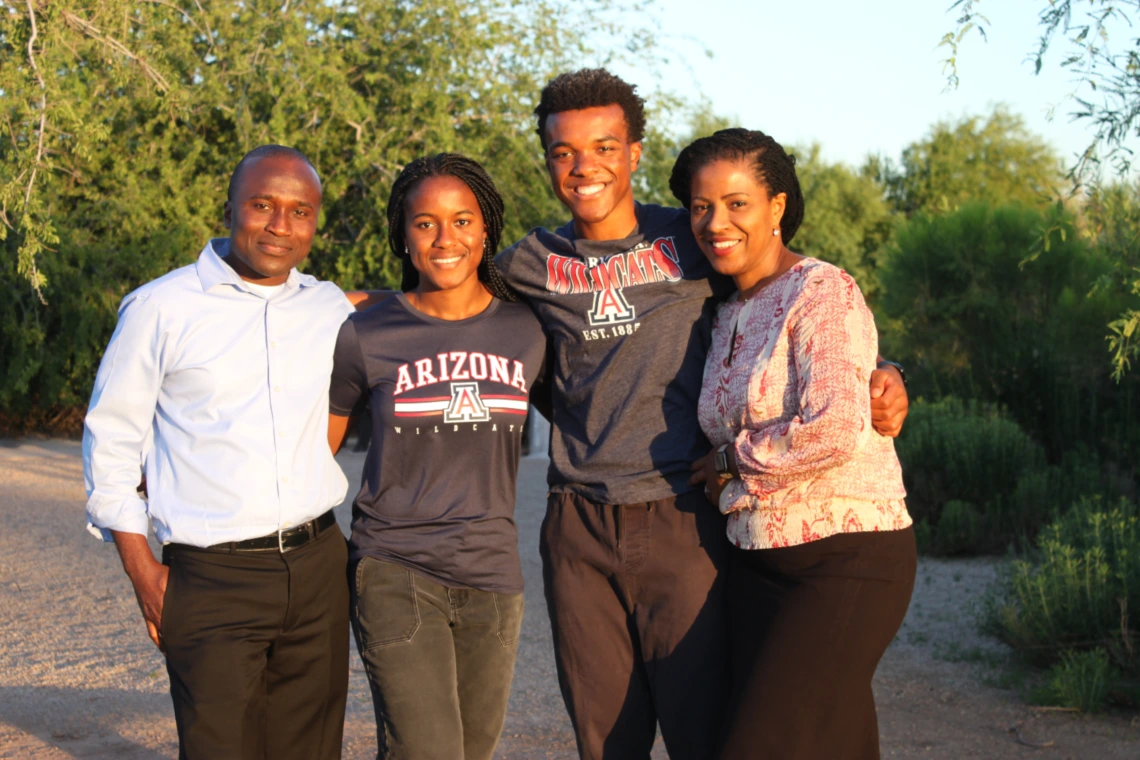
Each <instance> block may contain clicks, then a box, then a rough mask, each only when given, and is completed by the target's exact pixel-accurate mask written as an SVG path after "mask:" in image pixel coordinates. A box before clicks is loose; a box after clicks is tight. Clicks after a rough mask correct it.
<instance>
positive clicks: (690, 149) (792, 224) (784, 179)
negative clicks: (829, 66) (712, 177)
mask: <svg viewBox="0 0 1140 760" xmlns="http://www.w3.org/2000/svg"><path fill="white" fill-rule="evenodd" d="M741 160H749V161H751V162H752V169H753V171H754V172H755V174H756V179H757V181H758V182H759V183H760V184H762V185H763V186H764V187H765V188H767V190H768V195H769V197H775V196H777V195H779V194H780V193H784V194H786V195H787V198H788V200H787V204H786V206H785V208H784V216H783V217H782V218H781V219H780V236H781V237H782V238H783V241H784V244H785V245H787V244H788V243H790V242H792V238H793V237H794V236H795V234H796V230H798V229H799V228H800V223H801V222H802V221H803V220H804V194H803V191H801V190H800V181H799V179H798V178H797V177H796V157H795V156H789V155H788V153H787V151H785V150H784V148H783V146H782V145H780V143H778V142H776V141H775V140H773V139H772V138H771V137H769V136H768V135H766V134H764V133H763V132H757V131H753V130H750V129H743V128H740V127H735V128H733V129H722V130H720V131H719V132H716V133H715V134H713V135H712V136H711V137H702V138H700V139H699V140H694V141H693V142H692V143H691V144H689V145H688V146H686V147H685V149H684V150H682V151H681V155H679V156H677V163H675V164H673V173H672V175H670V177H669V189H670V190H672V191H673V195H674V197H676V199H677V200H679V201H680V202H681V205H683V206H684V207H685V208H689V207H690V205H691V204H692V201H693V190H692V188H693V175H695V174H696V173H697V172H698V171H699V170H700V169H701V168H702V167H704V166H705V165H707V164H710V163H712V162H713V161H741Z"/></svg>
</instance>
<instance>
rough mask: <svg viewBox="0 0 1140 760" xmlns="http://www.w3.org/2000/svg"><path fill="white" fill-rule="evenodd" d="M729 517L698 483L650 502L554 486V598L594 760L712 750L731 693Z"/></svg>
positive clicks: (550, 601) (679, 757)
mask: <svg viewBox="0 0 1140 760" xmlns="http://www.w3.org/2000/svg"><path fill="white" fill-rule="evenodd" d="M724 527H725V526H724V518H723V517H722V516H721V515H720V514H719V513H718V512H717V510H716V507H714V506H713V505H712V504H710V503H709V502H708V500H707V499H706V498H705V497H704V495H703V494H702V493H701V492H700V491H699V490H698V491H694V492H691V493H687V494H684V495H682V496H677V497H675V498H669V499H662V500H659V501H653V502H647V503H641V504H625V505H612V504H599V503H597V502H593V501H590V500H589V499H586V498H583V497H581V496H577V495H574V494H551V495H550V499H549V503H548V508H547V513H546V519H545V520H544V522H543V525H542V538H541V545H540V548H541V553H542V564H543V580H544V582H545V591H546V603H547V609H548V612H549V613H550V622H551V627H552V629H553V633H554V652H555V661H556V663H557V666H558V683H559V685H560V686H561V688H562V697H563V699H564V700H565V701H566V708H567V710H568V711H569V713H570V719H571V721H572V723H573V725H574V731H575V735H576V738H577V741H578V752H579V754H580V756H581V757H582V758H585V759H586V760H602V759H603V758H605V759H606V760H644V759H645V758H648V757H649V752H650V749H651V748H652V746H653V741H654V737H655V734H656V724H657V723H660V725H661V734H662V737H663V739H664V740H665V746H666V748H667V750H668V752H669V757H670V758H672V759H673V760H704V759H705V758H711V757H713V755H714V753H715V747H716V741H717V737H718V735H719V732H720V727H721V722H722V720H723V711H724V703H725V699H726V696H727V693H728V680H727V661H726V641H725V628H724V609H723V608H724V599H723V575H724V574H723V573H722V568H723V566H724V563H725V559H726V555H727V550H728V542H727V540H726V539H725V535H724Z"/></svg>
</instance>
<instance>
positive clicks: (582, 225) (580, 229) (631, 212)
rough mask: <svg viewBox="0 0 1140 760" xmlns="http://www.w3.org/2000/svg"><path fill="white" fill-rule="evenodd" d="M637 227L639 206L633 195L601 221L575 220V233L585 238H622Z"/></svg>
mask: <svg viewBox="0 0 1140 760" xmlns="http://www.w3.org/2000/svg"><path fill="white" fill-rule="evenodd" d="M636 228H637V206H636V205H634V202H633V198H632V197H630V198H629V199H628V201H623V202H622V203H621V205H619V206H618V207H617V208H615V209H614V210H613V211H611V212H610V213H609V214H607V215H606V218H605V219H602V220H600V221H597V222H588V221H586V220H584V219H575V220H574V234H575V235H577V236H578V237H579V238H581V239H583V240H621V239H623V238H627V237H629V236H630V235H631V234H632V233H633V231H634V230H635V229H636Z"/></svg>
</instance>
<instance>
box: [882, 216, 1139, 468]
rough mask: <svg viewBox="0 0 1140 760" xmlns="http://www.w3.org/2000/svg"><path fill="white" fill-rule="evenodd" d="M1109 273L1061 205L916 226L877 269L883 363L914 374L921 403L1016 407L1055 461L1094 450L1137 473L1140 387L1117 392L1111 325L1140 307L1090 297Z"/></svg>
mask: <svg viewBox="0 0 1140 760" xmlns="http://www.w3.org/2000/svg"><path fill="white" fill-rule="evenodd" d="M1047 230H1048V231H1050V232H1049V233H1048V234H1049V237H1048V241H1049V245H1047V246H1044V247H1041V246H1039V245H1037V243H1038V242H1039V241H1040V240H1041V239H1042V236H1043V235H1045V234H1046V231H1047ZM1035 247H1036V248H1037V249H1038V255H1037V256H1036V258H1034V259H1033V260H1032V261H1028V262H1027V261H1026V258H1027V257H1028V256H1029V253H1030V252H1031V251H1033V250H1034V249H1035ZM1112 268H1113V267H1112V263H1111V261H1110V260H1109V259H1108V258H1107V257H1106V255H1105V254H1104V253H1103V252H1102V251H1101V250H1100V249H1099V248H1097V247H1096V246H1094V245H1092V244H1090V242H1089V241H1088V240H1086V239H1084V238H1082V237H1081V236H1080V235H1078V234H1077V232H1076V229H1075V227H1074V220H1073V219H1072V217H1071V216H1070V215H1069V214H1068V212H1066V211H1063V210H1059V209H1058V208H1056V207H1052V208H1046V209H1038V208H1030V207H1025V206H1017V205H1006V206H998V207H992V206H989V205H985V204H983V203H980V202H973V203H969V204H966V205H965V206H963V207H962V208H961V209H959V210H958V211H955V212H951V213H947V214H941V215H929V214H924V213H919V214H916V215H915V216H914V217H912V218H911V219H909V220H907V221H906V222H905V223H903V224H901V225H900V226H899V228H898V229H897V230H896V234H895V236H894V239H893V241H892V243H891V244H890V246H889V247H888V251H887V254H886V256H885V258H884V260H883V263H882V265H881V266H880V268H879V277H880V282H881V285H882V289H883V292H882V294H881V296H880V298H879V301H878V317H879V328H880V333H881V336H882V341H881V342H882V346H883V348H882V352H883V354H884V355H885V356H890V357H892V358H894V359H897V360H898V361H900V362H902V363H903V364H904V365H906V366H907V368H908V373H909V375H908V376H910V377H913V381H912V383H911V393H912V395H924V396H927V397H933V398H938V397H941V396H947V395H953V396H958V397H961V398H970V399H977V400H978V401H981V402H985V403H992V404H996V405H998V406H1001V407H1003V408H1005V409H1007V410H1008V411H1009V414H1010V416H1011V418H1012V419H1013V420H1014V421H1016V422H1017V423H1018V424H1019V425H1020V426H1021V427H1022V428H1023V429H1024V430H1025V431H1026V433H1028V434H1029V436H1030V437H1031V438H1033V439H1034V440H1035V441H1037V442H1039V443H1040V444H1042V445H1043V446H1044V447H1045V451H1046V454H1047V456H1048V458H1049V460H1050V461H1051V462H1053V463H1057V462H1059V461H1060V459H1061V456H1062V454H1063V453H1064V452H1065V451H1067V450H1070V449H1072V448H1074V447H1077V446H1082V445H1083V446H1084V447H1086V448H1087V449H1089V450H1090V451H1093V452H1096V453H1097V454H1099V455H1100V456H1101V457H1102V458H1104V459H1108V460H1112V461H1115V462H1118V463H1120V464H1126V463H1127V464H1129V466H1131V465H1130V463H1131V462H1132V461H1134V457H1135V456H1136V455H1137V454H1140V404H1138V403H1137V402H1138V401H1140V398H1138V394H1137V390H1138V388H1140V386H1138V383H1140V379H1137V378H1133V377H1128V378H1125V379H1124V380H1123V381H1122V382H1120V383H1119V384H1117V383H1115V382H1114V381H1113V380H1112V378H1111V376H1110V374H1111V367H1110V365H1109V362H1108V361H1106V352H1105V342H1104V325H1105V324H1106V323H1107V322H1108V321H1109V320H1110V319H1111V318H1112V316H1113V315H1115V314H1118V313H1120V311H1121V310H1122V309H1123V308H1125V307H1127V306H1130V305H1131V304H1132V303H1134V302H1133V301H1132V300H1131V299H1132V296H1130V295H1128V294H1121V293H1119V292H1114V291H1112V290H1110V289H1106V288H1100V289H1096V291H1095V292H1092V293H1090V291H1093V290H1094V285H1095V284H1096V283H1098V282H1099V281H1100V280H1101V278H1103V277H1105V276H1106V275H1107V274H1109V273H1110V272H1111V271H1112Z"/></svg>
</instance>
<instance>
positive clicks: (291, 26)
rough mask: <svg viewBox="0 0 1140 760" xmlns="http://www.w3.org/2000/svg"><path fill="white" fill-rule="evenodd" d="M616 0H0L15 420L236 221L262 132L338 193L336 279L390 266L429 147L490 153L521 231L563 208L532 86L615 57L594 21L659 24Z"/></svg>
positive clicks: (624, 31)
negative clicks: (634, 16)
mask: <svg viewBox="0 0 1140 760" xmlns="http://www.w3.org/2000/svg"><path fill="white" fill-rule="evenodd" d="M623 8H624V6H622V5H620V4H619V0H586V1H585V2H579V3H574V4H565V3H563V2H561V0H466V1H465V2H459V1H458V0H355V1H354V2H348V1H347V0H287V1H286V2H284V3H282V2H281V0H229V1H227V2H216V3H200V2H196V1H195V0H185V2H183V0H103V1H102V2H98V3H91V2H86V1H85V0H52V2H46V0H23V2H11V1H0V61H3V65H0V128H2V129H3V136H0V237H2V238H3V240H2V242H0V245H2V246H3V248H4V253H5V254H6V255H5V256H4V257H3V258H2V260H0V292H3V294H4V295H5V298H3V299H0V356H3V357H4V361H3V363H2V365H0V410H4V412H5V414H6V415H7V416H8V417H9V420H8V424H9V425H12V424H13V420H12V418H17V419H19V420H22V421H23V422H22V423H21V425H22V426H26V425H27V424H44V423H50V422H51V421H52V420H57V421H61V422H60V424H62V425H63V426H65V427H66V426H67V424H66V423H67V421H68V419H70V420H71V422H72V423H74V422H75V419H76V416H75V415H76V414H77V412H76V411H75V410H81V408H82V404H84V402H85V401H86V396H87V394H88V393H89V389H90V383H91V381H92V378H93V375H94V370H95V367H96V366H97V362H98V358H99V356H100V354H101V352H102V350H103V347H104V346H105V345H106V340H107V337H108V336H109V334H110V331H111V329H112V328H113V326H114V323H115V317H116V315H115V310H116V306H117V304H118V303H119V301H120V300H121V298H122V297H123V295H125V294H126V293H127V292H129V291H130V290H131V289H133V288H134V287H137V286H138V285H139V284H140V283H142V282H145V281H146V280H149V279H152V278H154V277H155V276H158V275H159V274H161V273H163V272H165V271H168V270H170V269H171V268H173V267H175V266H178V265H181V264H186V263H190V262H192V261H193V260H194V258H195V256H196V254H197V252H198V251H199V250H200V248H201V246H202V244H203V243H204V241H205V240H206V239H207V238H208V237H210V236H212V235H217V234H222V232H223V230H222V229H221V203H222V200H223V198H224V195H225V191H226V181H227V177H228V175H229V172H230V171H231V170H232V168H233V166H234V164H235V163H236V162H237V160H238V159H239V158H240V157H241V155H242V154H243V153H244V152H245V151H247V150H248V149H250V148H252V147H254V146H256V145H259V144H263V143H269V142H276V143H282V144H286V145H292V146H295V147H297V148H299V149H300V150H302V151H304V152H305V153H306V154H307V155H308V156H310V158H311V159H312V160H313V162H314V164H315V165H316V167H317V169H318V171H319V172H320V175H321V177H322V179H323V181H324V190H325V202H324V206H323V208H322V212H321V226H320V230H319V232H318V236H317V239H316V240H315V242H314V246H313V251H312V254H311V256H310V258H309V260H308V261H307V262H306V268H307V269H308V271H310V272H312V273H314V274H316V275H318V276H321V277H325V278H328V279H333V280H335V281H337V282H338V283H339V284H340V285H342V286H343V287H357V286H362V285H369V286H383V285H390V284H392V283H394V282H396V281H397V276H396V273H397V265H396V262H395V261H394V260H393V258H392V257H391V256H390V255H389V254H388V252H387V250H386V229H385V215H384V208H385V204H386V201H387V198H388V190H389V188H390V186H391V183H392V181H393V179H394V178H395V176H396V173H397V172H398V170H399V168H400V167H401V166H402V165H403V164H404V163H406V162H407V161H408V160H410V159H411V158H413V157H415V156H418V155H422V154H424V153H428V152H435V151H440V150H461V151H463V152H464V153H467V154H469V155H472V156H474V157H476V158H479V159H480V160H482V161H484V162H485V163H486V164H487V166H488V169H489V170H490V172H491V173H492V175H493V176H494V177H495V179H496V180H497V182H498V184H499V185H500V187H501V188H502V189H503V191H504V195H505V199H506V201H507V207H508V216H507V229H506V230H505V236H506V238H507V239H510V238H511V237H512V236H519V235H521V234H522V232H524V231H525V230H526V229H528V228H529V227H531V226H533V225H535V224H543V223H551V222H553V221H556V220H559V219H560V218H561V216H562V213H561V210H560V208H559V207H558V205H557V202H556V201H555V199H554V198H553V197H552V196H551V193H550V191H549V188H548V186H547V179H546V174H545V170H544V167H543V162H542V155H541V149H540V147H539V145H538V140H537V137H536V136H535V135H534V134H533V133H534V128H533V119H532V116H531V111H532V110H533V107H534V101H535V99H536V98H537V95H538V93H539V91H540V89H541V86H542V84H543V83H544V82H545V81H546V79H547V78H548V77H549V76H550V75H551V74H552V73H553V72H554V71H556V70H560V69H566V68H576V67H578V66H580V65H582V62H583V61H584V60H586V61H598V60H602V61H604V60H605V58H604V55H603V54H604V53H605V52H606V51H601V52H595V51H591V49H590V48H589V46H588V44H587V41H588V40H591V39H594V40H602V41H603V42H605V43H606V44H609V43H610V42H614V43H615V46H616V41H617V40H620V43H621V45H622V46H623V48H622V50H621V54H623V55H630V56H638V55H640V54H642V53H644V52H645V50H646V49H647V48H646V46H647V45H651V44H652V36H651V35H649V34H647V33H646V31H647V30H645V29H643V28H641V29H639V28H638V27H636V26H634V27H628V26H627V22H628V21H629V19H630V18H631V16H630V15H629V14H625V13H622V12H621V11H622V10H623ZM641 18H644V16H642V17H641ZM615 49H617V48H616V47H615ZM68 414H70V417H67V416H66V415H68ZM60 415H64V416H62V417H61V416H60ZM2 424H4V421H3V420H2V419H0V425H2Z"/></svg>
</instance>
